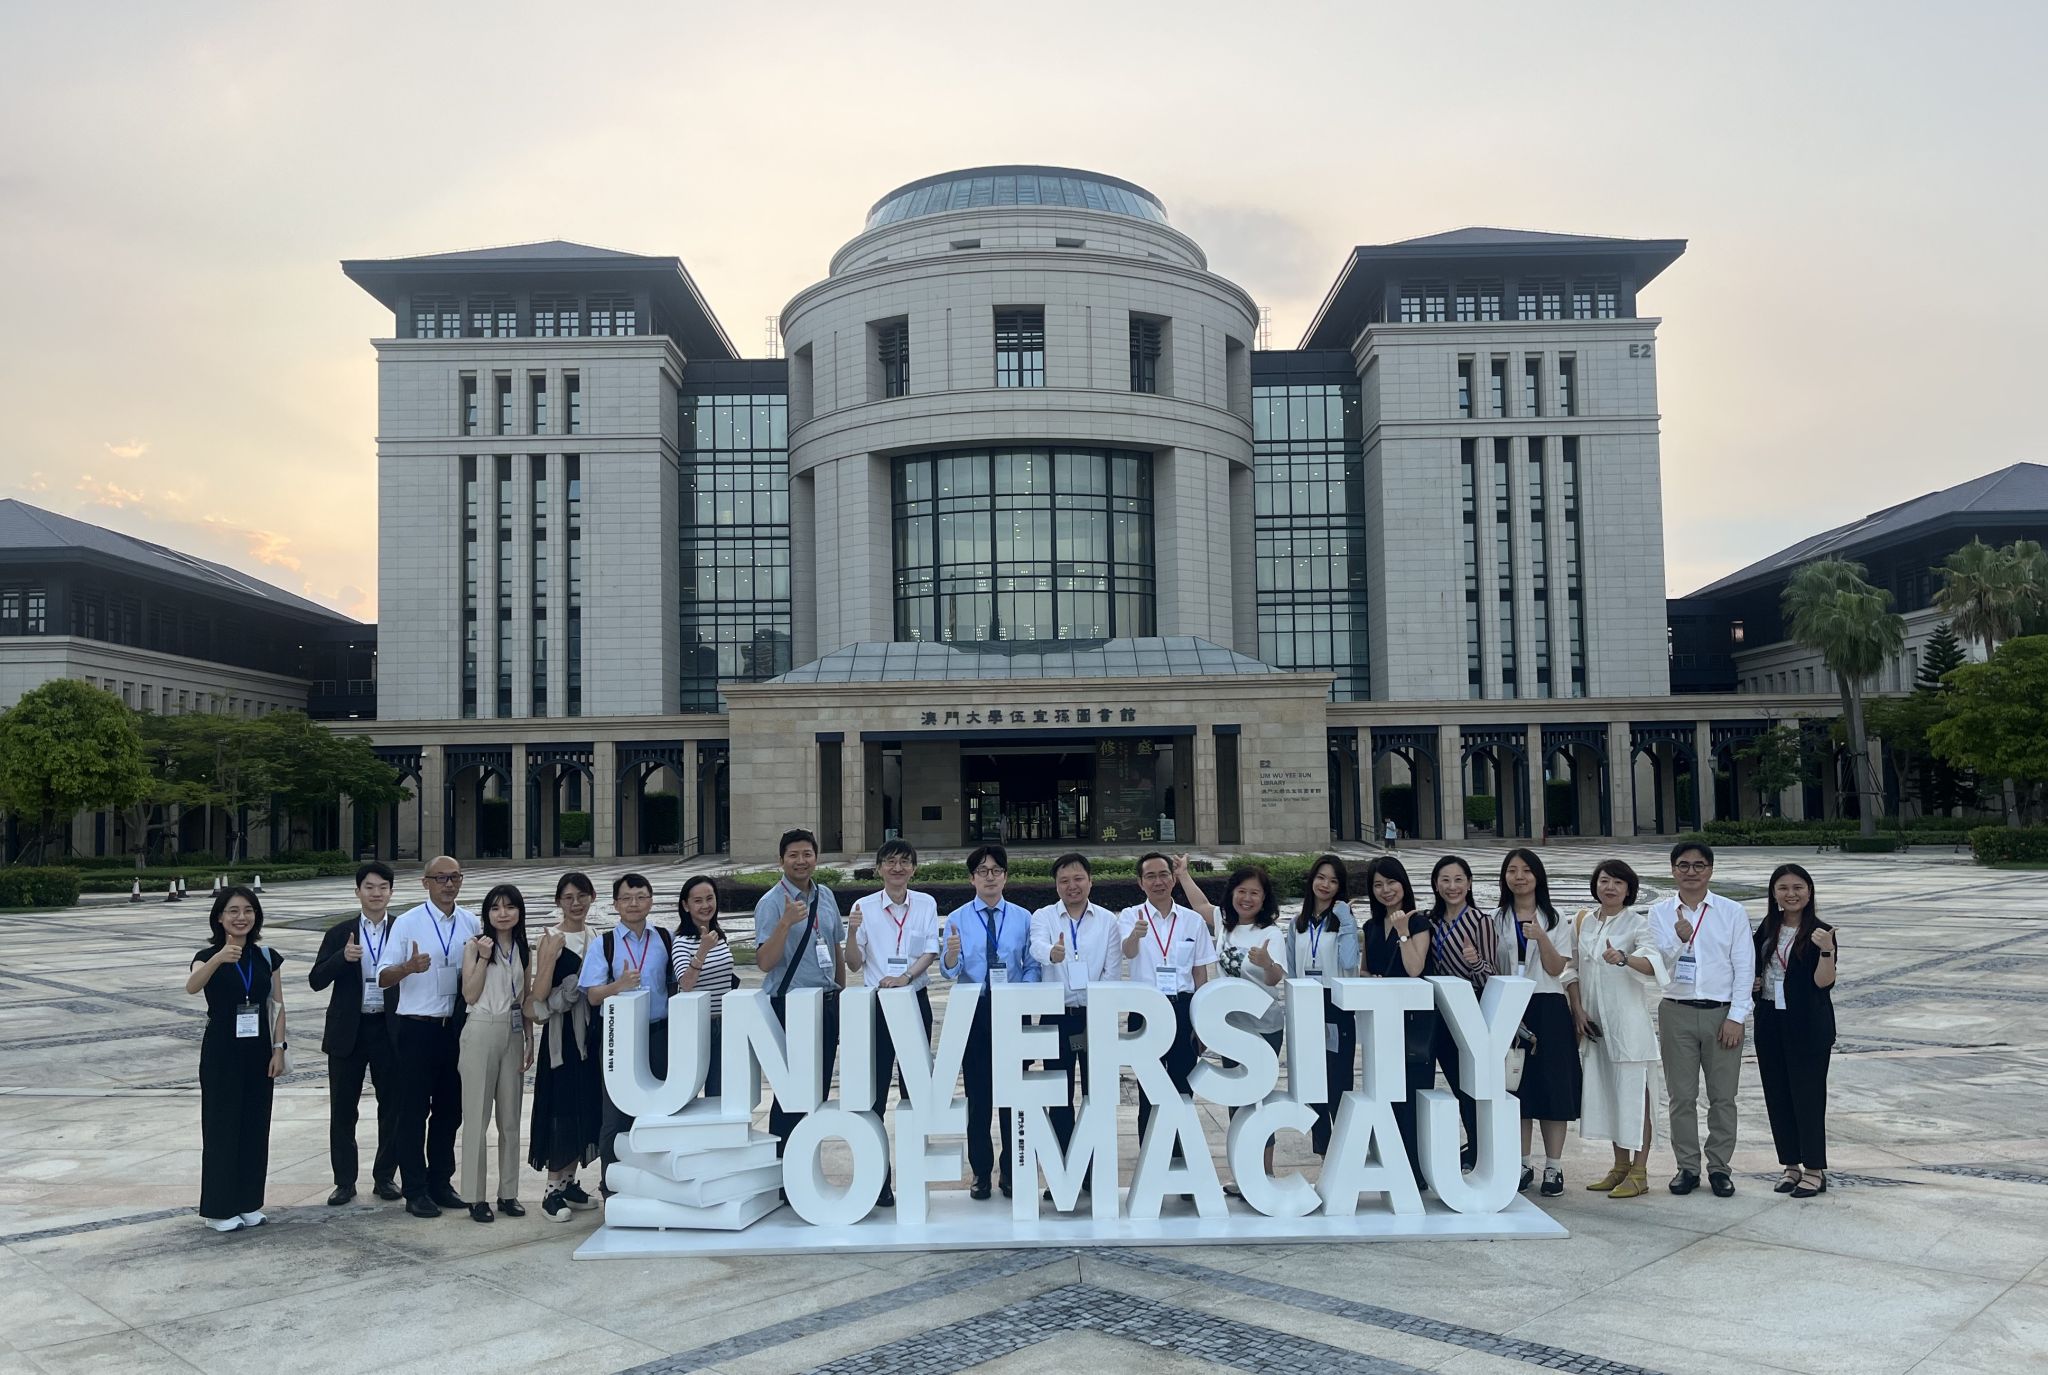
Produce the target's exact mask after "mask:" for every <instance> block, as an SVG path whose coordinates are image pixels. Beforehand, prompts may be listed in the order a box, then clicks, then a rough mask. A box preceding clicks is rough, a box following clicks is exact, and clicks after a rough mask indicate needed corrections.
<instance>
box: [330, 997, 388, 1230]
mask: <svg viewBox="0 0 2048 1375" xmlns="http://www.w3.org/2000/svg"><path fill="white" fill-rule="evenodd" d="M391 1016H392V1014H390V1013H387V1012H365V1013H364V1014H363V1018H362V1021H361V1022H360V1023H359V1024H358V1025H357V1027H356V1043H355V1045H354V1047H352V1048H351V1049H350V1050H349V1053H348V1054H346V1055H330V1056H328V1057H327V1155H328V1159H329V1160H331V1161H332V1162H333V1164H334V1182H335V1183H336V1184H340V1185H344V1186H346V1187H348V1188H351V1189H353V1188H354V1187H355V1184H356V1119H357V1117H358V1115H359V1112H358V1110H359V1107H360V1105H361V1103H362V1101H363V1075H364V1073H365V1072H366V1071H367V1072H368V1074H369V1076H370V1086H371V1088H372V1089H374V1090H375V1092H376V1094H377V1154H376V1155H375V1156H374V1157H373V1158H372V1159H371V1162H370V1178H371V1179H372V1180H374V1181H375V1182H377V1183H379V1184H383V1183H387V1182H389V1181H390V1180H392V1179H395V1178H397V1176H398V1098H399V1093H398V1054H397V1051H396V1049H395V1048H394V1047H393V1046H392V1044H391V1025H390V1021H391Z"/></svg>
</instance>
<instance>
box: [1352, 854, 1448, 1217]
mask: <svg viewBox="0 0 2048 1375" xmlns="http://www.w3.org/2000/svg"><path fill="white" fill-rule="evenodd" d="M1365 891H1366V898H1367V901H1368V902H1369V903H1370V904H1371V909H1372V917H1371V920H1369V921H1367V922H1365V923H1364V924H1363V925H1362V927H1361V936H1362V941H1361V944H1362V946H1363V952H1364V958H1363V968H1362V969H1361V970H1360V972H1361V973H1362V974H1364V975H1365V976H1366V977H1367V978H1373V979H1414V978H1419V977H1421V975H1422V971H1423V970H1424V969H1426V968H1428V967H1429V919H1428V918H1427V917H1426V916H1424V915H1423V914H1422V913H1421V912H1419V911H1417V910H1416V907H1417V904H1416V901H1415V885H1414V884H1413V883H1411V882H1410V881H1409V879H1408V869H1407V866H1406V865H1404V864H1402V863H1401V861H1400V860H1398V859H1395V858H1394V857H1393V856H1392V855H1382V856H1381V857H1380V858H1378V859H1376V860H1374V861H1373V862H1372V865H1371V867H1369V868H1368V869H1367V870H1366V879H1365ZM1401 1023H1402V1032H1403V1042H1404V1050H1405V1054H1404V1057H1403V1058H1404V1059H1405V1061H1406V1066H1407V1081H1406V1088H1407V1092H1406V1093H1405V1094H1404V1095H1403V1096H1402V1097H1401V1099H1400V1100H1399V1101H1398V1102H1396V1103H1395V1104H1394V1125H1395V1126H1397V1127H1399V1128H1400V1130H1401V1140H1402V1141H1403V1142H1404V1143H1405V1144H1406V1145H1407V1148H1408V1167H1409V1168H1410V1169H1411V1170H1413V1171H1414V1172H1415V1182H1416V1184H1417V1185H1420V1184H1421V1183H1422V1156H1421V1151H1420V1147H1419V1143H1418V1141H1417V1139H1416V1135H1415V1095H1416V1094H1417V1093H1419V1092H1421V1091H1422V1090H1423V1089H1426V1088H1428V1087H1429V1086H1430V1085H1431V1083H1432V1082H1434V1079H1435V1075H1434V1073H1433V1070H1432V1066H1431V1064H1430V1056H1431V1054H1432V1050H1433V1042H1434V1040H1435V1036H1436V1014H1435V1013H1434V1012H1410V1013H1408V1014H1406V1015H1405V1016H1403V1017H1402V1019H1401Z"/></svg>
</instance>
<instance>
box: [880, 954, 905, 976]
mask: <svg viewBox="0 0 2048 1375" xmlns="http://www.w3.org/2000/svg"><path fill="white" fill-rule="evenodd" d="M882 968H883V970H884V971H885V972H886V973H887V974H888V976H889V977H890V978H892V979H900V978H902V977H903V976H904V975H905V974H907V973H909V972H910V956H908V955H891V956H889V957H888V958H887V959H885V960H883V961H882Z"/></svg>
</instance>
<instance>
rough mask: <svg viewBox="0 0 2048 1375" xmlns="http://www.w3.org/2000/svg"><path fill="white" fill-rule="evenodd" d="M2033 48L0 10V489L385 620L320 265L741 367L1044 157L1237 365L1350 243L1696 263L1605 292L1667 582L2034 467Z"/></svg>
mask: <svg viewBox="0 0 2048 1375" xmlns="http://www.w3.org/2000/svg"><path fill="white" fill-rule="evenodd" d="M2044 39H2048V6H2041V5H2023V4H2005V5H2000V4H1970V5H1960V6H1942V7H1936V6H1932V5H1895V4H1862V5H1853V6H1852V5H1843V4H1789V5H1788V4H1782V3H1780V4H1772V5H1760V4H1747V3H1730V4H1721V5H1715V6H1711V7H1709V6H1694V5H1665V6H1647V5H1641V4H1608V3H1588V4H1573V5H1547V6H1535V5H1528V4H1514V5H1495V4H1491V3H1484V2H1483V0H1467V3H1462V4H1459V5H1455V6H1418V5H1401V6H1398V7H1396V6H1386V5H1376V4H1358V3H1351V4H1329V5H1322V4H1288V3H1267V4H1257V5H1247V4H1227V5H1212V4H1207V3H1185V2H1184V3H1176V4H1125V5H1102V4H1093V5H1066V4H1058V3H1041V4H1038V5H1034V6H1030V7H1021V6H1015V5H1004V6H983V5H976V4H972V3H962V2H961V0H955V3H950V4H940V5H927V4H922V3H914V2H913V3H899V4H895V5H890V6H886V7H882V6H855V5H822V4H819V5H814V4H808V3H785V4H782V5H776V6H766V5H744V6H742V5H719V6H706V5H699V4H688V3H666V4H645V5H634V4H600V5H590V6H583V7H572V6H563V5H560V4H548V5H539V4H524V3H496V4H491V5H476V6H468V5H449V4H418V3H413V4H404V5H396V4H381V3H356V4H348V5H341V4H332V5H227V4H205V3H192V4H184V5H176V6H167V5H141V4H114V3H107V4H93V5H73V6H63V7H59V6H55V5H48V4H28V3H13V4H6V5H4V6H0V129H4V130H5V137H4V138H0V301H4V303H5V306H4V314H5V319H6V322H7V325H8V327H7V328H6V329H5V331H4V332H0V406H4V411H5V414H6V416H7V417H8V419H9V421H10V423H11V424H12V426H13V428H12V429H10V430H9V431H8V433H7V435H6V436H5V438H4V440H0V496H14V497H20V498H22V499H23V500H26V501H29V502H32V503H35V504H37V505H41V506H44V507H47V508H50V509H53V510H57V511H61V512H64V513H66V514H70V515H74V516H78V517H80V518H81V519H85V520H89V521H92V522H95V523H97V524H102V525H106V526H110V527H112V528H115V529H118V530H122V531H125V532H127V533H130V534H134V535H137V536H140V537H142V538H145V539H150V540H154V541H157V542H160V543H163V544H168V545H171V546H173V547H176V548H179V549H183V550H186V551H188V552H190V553H194V554H197V555H200V556H202V557H206V558H211V559H217V560H219V561H221V562H224V563H228V564H231V565H234V566H236V567H238V568H242V569H245V570H247V571H249V572H251V573H253V574H255V575H257V576H259V577H263V578H265V579H268V580H270V581H272V582H276V583H278V584H280V585H282V586H285V587H288V588H291V589H292V590H294V591H298V592H301V593H303V594H305V595H308V596H311V597H313V598H315V599H316V600H319V601H322V602H325V603H327V604H329V605H331V606H334V607H336V608H338V609H340V610H343V611H346V612H348V613H350V614H352V615H355V616H359V617H362V618H364V619H374V618H375V615H376V606H375V595H376V500H375V497H376V444H375V425H376V406H375V401H376V375H375V367H374V354H373V351H372V348H371V345H370V342H369V341H370V340H371V339H372V338H375V337H382V336H385V335H388V334H389V333H390V332H391V317H390V315H389V314H388V313H387V312H385V311H383V310H382V309H381V308H380V307H378V306H377V305H376V303H375V302H373V301H372V300H371V299H370V298H369V297H368V296H366V295H364V294H363V293H362V292H361V291H360V290H358V289H357V288H356V287H355V286H353V285H352V284H350V283H349V282H348V281H347V280H345V279H344V278H343V277H342V275H341V272H340V270H339V268H338V266H337V264H338V262H339V260H341V259H343V258H356V257H386V256H394V257H395V256H402V255H407V254H414V253H431V252H440V251H445V250H451V249H459V248H472V247H481V246H485V245H492V244H505V243H518V242H524V241H529V240H537V239H550V238H565V239H572V240H577V241H580V242H585V243H592V244H599V245H604V246H607V247H613V248H620V249H626V250H630V251H633V252H640V253H654V254H674V255H676V256H678V257H680V258H681V259H682V260H683V261H684V263H685V264H686V265H687V266H688V267H689V270H690V272H691V274H692V275H693V276H694V277H695V278H696V280H697V282H698V284H699V286H700V287H701V289H702V290H703V291H704V293H705V296H706V298H707V299H708V300H709V302H710V304H711V306H712V308H713V310H714V311H716V312H717V314H718V315H719V317H720V319H721V320H722V321H723V323H724V325H725V327H726V331H727V332H728V333H729V334H730V335H731V336H732V338H733V339H734V341H735V342H736V343H737V344H738V345H739V347H740V348H741V350H742V352H745V353H748V354H758V353H760V352H762V351H763V345H762V339H763V327H764V320H765V317H766V316H768V315H770V314H772V313H775V312H777V311H779V310H780V309H781V308H782V306H783V304H784V302H786V301H787V300H788V299H789V298H790V297H791V296H792V295H793V294H794V293H795V292H797V291H798V290H799V289H801V288H802V287H804V286H806V285H808V284H809V283H810V282H812V281H814V280H816V279H817V278H819V277H821V276H822V275H823V274H824V270H825V264H826V261H827V259H828V258H829V256H830V255H831V253H832V252H833V250H834V249H836V248H837V247H838V246H839V245H840V244H841V243H843V242H844V241H845V240H846V239H847V238H849V237H850V236H851V235H853V234H854V233H855V232H857V231H858V230H859V228H860V225H861V221H862V218H863V216H864V215H865V213H866V210H867V208H868V206H869V204H870V203H871V202H873V201H874V200H875V199H876V198H878V197H879V196H881V195H882V194H883V193H884V192H886V191H888V190H889V189H891V188H892V187H894V186H896V185H898V184H900V183H903V182H906V181H909V180H912V179H914V178H917V177H920V176H924V175H926V174H929V173H932V172H937V171H943V170H946V169H948V168H954V167H964V166H973V165H978V164H986V163H1005V162H1038V163H1056V164H1064V165H1070V166H1078V167H1084V168H1092V169H1097V170H1100V171H1104V172H1109V173H1112V174H1114V175H1117V176H1121V177H1125V178H1128V179H1130V180H1132V181H1136V182H1138V183H1139V184H1141V185H1143V186H1145V187H1147V188H1149V189H1150V190H1152V191H1153V192H1154V193H1156V194H1157V195H1158V196H1159V197H1160V198H1161V199H1163V200H1164V201H1165V203H1166V206H1167V211H1168V214H1169V216H1170V218H1171V220H1172V222H1173V223H1174V224H1176V225H1177V226H1178V227H1180V228H1181V229H1183V230H1185V231H1187V232H1188V233H1190V234H1192V235H1193V236H1194V237H1195V238H1196V239H1197V240H1198V241H1199V242H1200V243H1201V244H1202V245H1203V246H1204V247H1205V248H1206V249H1207V251H1208V254H1209V259H1210V266H1211V267H1212V268H1213V269H1214V270H1215V271H1217V272H1219V273H1221V274H1222V275H1224V276H1226V277H1229V278H1231V279H1233V280H1235V281H1237V282H1239V283H1240V284H1242V285H1243V286H1244V287H1245V288H1246V289H1247V290H1248V291H1250V292H1251V294H1252V296H1253V297H1254V298H1255V299H1256V300H1258V301H1259V302H1260V303H1261V304H1262V305H1266V306H1269V307H1271V309H1272V313H1273V332H1272V342H1273V344H1274V345H1275V346H1276V347H1290V346H1292V345H1293V344H1294V343H1295V342H1296V341H1298V339H1299V338H1300V336H1301V333H1302V330H1303V329H1304V327H1305V326H1306V325H1307V323H1308V320H1309V318H1310V316H1311V314H1312V313H1313V311H1314V309H1315V307H1316V305H1317V303H1318V302H1319V301H1320V300H1321V299H1322V296H1323V294H1324V292H1325V291H1326V290H1327V289H1328V287H1329V285H1330V283H1331V281H1332V280H1333V279H1334V278H1335V276H1336V274H1337V272H1338V270H1339V268H1340V267H1341V266H1342V264H1343V261H1344V257H1345V254H1346V253H1347V251H1348V250H1349V249H1350V248H1351V246H1353V245H1356V244H1361V243H1381V242H1387V241H1390V240H1394V239H1400V238H1406V237H1410V236H1413V235H1418V234H1428V233H1434V232H1437V231H1440V230H1446V229H1452V228H1456V227H1458V226H1462V225H1471V224H1487V225H1502V226H1511V227H1517V228H1530V229H1547V230H1557V231H1564V232H1572V233H1590V234H1614V235H1627V236H1641V237H1674V238H1684V239H1687V240H1689V241H1690V247H1689V249H1688V251H1687V253H1686V255H1685V256H1684V257H1683V258H1681V259H1680V260H1679V261H1678V262H1677V263H1676V264H1675V265H1674V266H1673V267H1672V268H1670V269H1669V270H1667V271H1666V272H1665V274H1664V275H1663V277H1661V278H1660V279H1659V280H1658V281H1657V282H1656V283H1654V284H1653V285H1652V286H1651V287H1650V288H1649V289H1648V290H1647V291H1646V292H1645V293H1644V295H1643V298H1642V300H1641V309H1642V310H1643V312H1644V313H1645V314H1650V315H1656V316H1659V317H1661V318H1662V319H1663V321H1664V323H1663V325H1662V327H1661V329H1660V331H1659V340H1660V343H1659V350H1658V351H1659V355H1660V364H1659V369H1658V376H1659V383H1660V387H1661V393H1662V395H1661V401H1662V411H1663V465H1664V502H1665V505H1664V520H1665V530H1666V536H1667V545H1668V574H1667V583H1668V587H1669V589H1670V591H1671V592H1672V593H1673V594H1674V595H1676V594H1679V593H1683V592H1687V591H1690V590H1692V589H1693V588H1695V587H1698V586H1700V585H1702V584H1704V583H1706V582H1708V581H1710V580H1711V579H1713V578H1715V577H1717V576H1719V575H1721V574H1723V573H1725V572H1728V571H1730V570H1732V569H1734V568H1736V567H1739V566H1740V565H1742V564H1744V563H1747V562H1749V561H1750V560H1752V559H1755V558H1759V557H1761V556H1763V555H1765V554H1768V553H1771V552H1773V551H1774V550H1776V549H1778V548H1780V547H1782V546H1784V545H1786V544H1789V543H1791V542H1792V541H1793V540H1795V539H1797V538H1800V537H1801V536H1803V535H1806V534H1809V533H1812V532H1813V531H1816V530H1819V529H1821V528H1824V527H1826V526H1829V525H1833V524H1838V523H1840V522H1842V521H1844V520H1848V519H1852V518H1854V517H1856V516H1860V515H1862V514H1865V513H1866V512H1869V511H1872V510H1875V509H1878V508H1881V507H1883V506H1887V505H1890V504H1892V503H1895V502H1897V501H1901V500H1904V499H1906V498H1909V497H1912V496H1915V495H1918V494H1919V493H1921V492H1925V491H1929V490H1932V489H1934V488H1937V487H1942V486H1946V485H1949V484H1950V483H1953V482H1956V481H1960V480H1962V479H1964V478H1967V477H1971V476H1975V475H1977V474H1980V473H1984V472H1988V471H1990V470H1992V469H1994V468H1999V467H2003V466H2005V465H2007V464H2010V463H2014V462H2019V461H2022V460H2032V461H2041V460H2043V459H2044V453H2043V449H2042V446H2041V444H2040V441H2039V439H2038V435H2039V433H2040V426H2039V424H2038V423H2036V422H2025V421H2024V416H2025V414H2026V413H2027V412H2026V410H2025V408H2026V407H2027V406H2028V405H2038V400H2039V398H2040V397H2041V396H2042V394H2043V391H2044V388H2043V384H2042V380H2041V376H2042V373H2043V370H2044V362H2048V349H2044V344H2048V266H2044V263H2048V255H2044V253H2043V251H2042V247H2041V244H2040V242H2039V239H2040V228H2041V226H2042V224H2043V223H2044V222H2048V178H2044V177H2043V175H2042V171H2041V166H2042V156H2043V154H2042V146H2043V135H2044V134H2048V82H2044V81H2043V80H2042V79H2041V76H2040V72H2041V67H2042V59H2043V56H2044V50H2048V42H2044ZM2030 397H2031V398H2035V400H2034V401H2029V400H2028V398H2030ZM1593 534H1594V536H1595V537H1596V538H1597V536H1598V531H1597V530H1596V531H1594V532H1593Z"/></svg>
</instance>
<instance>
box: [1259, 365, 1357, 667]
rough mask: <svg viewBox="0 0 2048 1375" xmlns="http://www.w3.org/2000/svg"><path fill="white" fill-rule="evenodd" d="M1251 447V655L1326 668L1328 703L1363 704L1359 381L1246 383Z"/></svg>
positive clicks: (1273, 661) (1274, 661)
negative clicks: (1330, 678)
mask: <svg viewBox="0 0 2048 1375" xmlns="http://www.w3.org/2000/svg"><path fill="white" fill-rule="evenodd" d="M1252 450H1253V473H1252V476H1253V508H1252V509H1253V525H1254V528H1255V534H1254V539H1255V541H1256V552H1257V560H1258V617H1259V657H1260V658H1261V659H1263V660H1265V661H1266V662H1267V663H1269V664H1271V665H1273V666H1274V667H1275V668H1284V669H1299V670H1304V671H1308V670H1321V671H1326V672H1329V673H1330V674H1332V675H1334V677H1335V680H1336V681H1335V682H1334V684H1333V685H1332V687H1331V696H1332V700H1334V701H1339V702H1350V701H1362V700H1364V699H1365V698H1367V697H1370V696H1371V695H1372V693H1371V686H1372V675H1371V668H1370V664H1369V663H1368V662H1367V659H1368V653H1369V642H1368V637H1367V634H1366V586H1365V577H1366V570H1365V514H1364V503H1365V452H1364V448H1363V436H1362V430H1361V419H1360V413H1359V399H1358V384H1357V383H1356V382H1346V383H1324V384H1296V383H1289V384H1287V385H1285V386H1281V385H1267V386H1259V385H1254V386H1253V388H1252Z"/></svg>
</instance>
